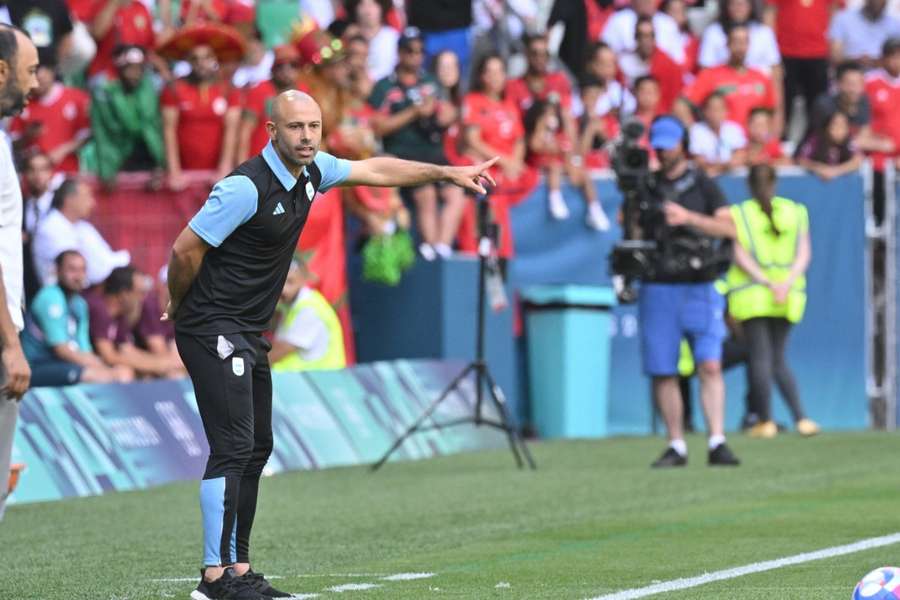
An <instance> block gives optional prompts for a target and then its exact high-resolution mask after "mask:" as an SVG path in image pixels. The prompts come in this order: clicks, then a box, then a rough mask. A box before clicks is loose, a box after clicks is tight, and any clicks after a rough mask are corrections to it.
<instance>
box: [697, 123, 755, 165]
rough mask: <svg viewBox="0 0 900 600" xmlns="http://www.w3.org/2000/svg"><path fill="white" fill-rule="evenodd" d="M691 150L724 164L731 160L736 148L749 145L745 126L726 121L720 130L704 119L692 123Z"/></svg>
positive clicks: (715, 162)
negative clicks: (714, 129) (716, 129)
mask: <svg viewBox="0 0 900 600" xmlns="http://www.w3.org/2000/svg"><path fill="white" fill-rule="evenodd" d="M690 134H691V143H690V152H691V154H693V155H694V156H699V157H701V158H703V159H704V160H706V161H707V162H709V163H713V164H723V163H727V162H728V161H730V160H731V156H732V155H733V154H734V152H735V150H740V149H741V148H745V147H746V146H747V136H746V135H744V130H743V128H742V127H741V126H740V125H738V124H737V123H735V122H734V121H725V122H724V123H722V126H721V127H719V132H718V133H716V132H715V131H713V130H712V128H710V126H709V125H707V124H706V123H704V122H703V121H698V122H696V123H694V124H693V125H691V131H690Z"/></svg>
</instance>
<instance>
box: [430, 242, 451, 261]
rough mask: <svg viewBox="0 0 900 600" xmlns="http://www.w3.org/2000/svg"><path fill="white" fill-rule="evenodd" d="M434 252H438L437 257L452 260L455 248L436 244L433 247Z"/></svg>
mask: <svg viewBox="0 0 900 600" xmlns="http://www.w3.org/2000/svg"><path fill="white" fill-rule="evenodd" d="M432 247H433V248H434V251H435V252H437V255H438V256H440V257H441V258H450V257H451V256H453V248H451V247H450V246H448V245H447V244H435V245H434V246H432Z"/></svg>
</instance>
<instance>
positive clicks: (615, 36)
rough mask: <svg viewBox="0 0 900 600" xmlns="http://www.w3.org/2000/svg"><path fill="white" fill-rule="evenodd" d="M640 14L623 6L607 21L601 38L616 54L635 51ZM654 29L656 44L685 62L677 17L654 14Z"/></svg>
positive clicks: (681, 63) (673, 56) (674, 58)
mask: <svg viewBox="0 0 900 600" xmlns="http://www.w3.org/2000/svg"><path fill="white" fill-rule="evenodd" d="M637 20H638V16H637V13H636V12H634V11H633V10H632V9H630V8H623V9H622V10H620V11H618V12H617V13H615V14H613V16H611V17H610V18H609V21H607V23H606V28H605V29H604V30H603V35H601V36H600V37H601V39H602V40H603V41H604V42H606V43H607V44H609V47H610V48H611V49H612V51H613V52H615V53H616V55H617V56H618V55H621V54H623V53H625V52H634V51H635V49H636V47H637V44H636V42H635V40H634V27H635V25H637ZM653 31H654V32H655V33H656V45H657V46H658V47H659V49H660V50H662V51H663V52H665V53H666V54H668V55H669V56H670V57H671V58H672V60H674V61H675V62H677V63H678V64H679V65H683V64H684V45H683V44H682V42H681V31H680V30H679V29H678V23H676V22H675V19H673V18H672V17H670V16H669V15H667V14H665V13H661V12H658V13H656V14H655V15H653Z"/></svg>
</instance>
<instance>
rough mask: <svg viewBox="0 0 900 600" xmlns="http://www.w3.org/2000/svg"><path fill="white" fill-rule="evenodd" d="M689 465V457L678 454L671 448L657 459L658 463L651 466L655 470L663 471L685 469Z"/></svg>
mask: <svg viewBox="0 0 900 600" xmlns="http://www.w3.org/2000/svg"><path fill="white" fill-rule="evenodd" d="M686 464H687V456H682V455H680V454H678V452H677V451H676V450H675V448H672V447H671V446H669V447H668V448H666V451H665V452H663V455H662V456H660V457H659V458H657V459H656V462H654V463H653V464H651V465H650V467H651V468H653V469H663V468H667V467H683V466H685V465H686Z"/></svg>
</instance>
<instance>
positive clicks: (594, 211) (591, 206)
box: [585, 201, 609, 231]
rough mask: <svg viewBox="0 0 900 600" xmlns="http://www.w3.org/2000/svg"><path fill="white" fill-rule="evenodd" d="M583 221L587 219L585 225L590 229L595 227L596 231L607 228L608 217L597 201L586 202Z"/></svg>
mask: <svg viewBox="0 0 900 600" xmlns="http://www.w3.org/2000/svg"><path fill="white" fill-rule="evenodd" d="M585 221H587V225H588V227H590V228H591V229H596V230H597V231H606V230H607V229H609V217H607V216H606V213H605V212H603V207H602V206H601V205H600V202H599V201H594V202H590V203H588V205H587V216H586V217H585Z"/></svg>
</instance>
